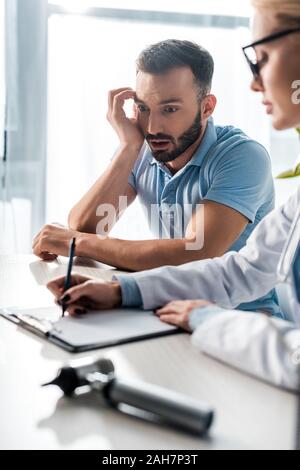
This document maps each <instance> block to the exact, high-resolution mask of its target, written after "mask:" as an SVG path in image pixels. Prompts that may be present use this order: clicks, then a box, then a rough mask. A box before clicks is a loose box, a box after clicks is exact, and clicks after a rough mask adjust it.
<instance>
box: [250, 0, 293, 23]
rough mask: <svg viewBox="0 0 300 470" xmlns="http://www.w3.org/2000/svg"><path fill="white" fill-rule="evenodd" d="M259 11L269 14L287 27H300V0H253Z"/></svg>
mask: <svg viewBox="0 0 300 470" xmlns="http://www.w3.org/2000/svg"><path fill="white" fill-rule="evenodd" d="M252 5H253V6H254V8H255V9H256V10H258V11H263V12H265V13H267V12H269V13H271V14H273V15H275V16H276V18H277V19H278V21H279V22H280V23H283V25H286V26H295V25H299V26H300V0H252Z"/></svg>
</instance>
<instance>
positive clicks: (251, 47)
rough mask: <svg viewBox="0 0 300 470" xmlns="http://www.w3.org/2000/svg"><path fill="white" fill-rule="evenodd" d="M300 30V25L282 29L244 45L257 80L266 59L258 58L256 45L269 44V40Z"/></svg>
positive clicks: (246, 55)
mask: <svg viewBox="0 0 300 470" xmlns="http://www.w3.org/2000/svg"><path fill="white" fill-rule="evenodd" d="M299 32H300V27H298V28H292V29H286V30H284V31H280V32H279V33H274V34H271V35H270V36H266V37H264V38H263V39H260V40H259V41H255V42H253V43H252V44H249V46H245V47H243V53H244V55H245V57H246V60H247V63H248V65H249V67H250V69H251V72H252V73H253V77H254V79H255V80H258V79H259V76H260V69H261V66H262V64H263V61H264V59H262V60H257V57H256V52H255V49H254V48H255V47H256V46H260V45H261V44H267V43H269V42H272V41H275V40H276V39H280V38H283V37H284V36H288V35H289V34H292V33H299ZM250 51H251V52H250Z"/></svg>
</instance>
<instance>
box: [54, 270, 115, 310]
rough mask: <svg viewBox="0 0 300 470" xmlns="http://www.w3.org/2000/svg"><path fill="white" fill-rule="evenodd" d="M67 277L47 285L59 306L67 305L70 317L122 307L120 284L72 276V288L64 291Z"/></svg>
mask: <svg viewBox="0 0 300 470" xmlns="http://www.w3.org/2000/svg"><path fill="white" fill-rule="evenodd" d="M65 280H66V276H61V277H59V278H57V279H54V280H52V281H51V282H49V283H48V284H47V288H48V289H49V290H50V291H51V292H52V294H53V295H54V296H55V300H56V303H57V304H58V305H62V304H64V305H65V309H66V311H68V313H69V314H70V315H80V314H84V313H86V312H87V311H88V310H104V309H112V308H117V307H120V306H121V304H122V295H121V287H120V284H119V283H118V282H114V281H111V282H105V281H102V280H99V279H93V278H90V277H86V276H82V275H80V274H72V276H71V280H70V286H71V287H70V288H69V289H68V290H66V291H65V290H64V286H65Z"/></svg>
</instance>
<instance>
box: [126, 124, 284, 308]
mask: <svg viewBox="0 0 300 470" xmlns="http://www.w3.org/2000/svg"><path fill="white" fill-rule="evenodd" d="M129 183H130V185H131V186H132V187H133V188H134V189H135V191H136V192H137V195H138V198H139V200H140V202H141V205H142V207H143V210H144V212H145V214H146V217H147V219H148V223H149V226H150V230H151V232H152V234H153V236H154V237H156V238H182V237H184V236H185V231H186V228H187V225H188V223H189V220H190V218H191V215H192V212H193V211H194V210H195V208H196V207H197V204H201V203H202V202H204V201H206V200H209V201H215V202H217V203H220V204H224V205H226V206H228V207H231V208H232V209H235V210H237V211H238V212H240V213H241V214H243V215H244V216H245V217H246V218H247V219H248V220H249V223H248V225H247V227H246V228H245V230H244V231H243V233H242V234H241V236H240V237H239V238H238V240H236V241H235V242H234V243H233V245H232V246H231V247H230V248H229V249H228V251H232V250H234V251H238V250H240V249H241V248H242V247H243V246H244V245H245V244H246V241H247V238H248V237H249V235H250V234H251V232H252V231H253V230H254V228H255V227H256V225H257V224H258V223H259V222H260V221H261V220H262V218H263V217H265V215H267V214H268V213H269V212H270V211H271V210H272V209H273V208H274V201H275V196H274V183H273V177H272V172H271V161H270V157H269V155H268V153H267V151H266V149H265V148H264V147H263V146H262V145H260V144H259V143H258V142H256V141H254V140H252V139H250V138H249V137H248V136H247V135H246V134H245V133H244V132H243V131H241V130H240V129H237V128H235V127H232V126H223V127H222V126H215V125H214V121H213V119H212V118H210V119H209V121H208V125H207V128H206V131H205V134H204V136H203V139H202V142H201V144H200V146H199V147H198V149H197V151H196V152H195V154H194V156H193V157H192V159H191V160H190V161H189V162H188V163H187V165H186V166H185V167H184V168H182V169H181V170H180V171H178V172H177V173H176V174H175V175H172V173H171V172H170V171H169V170H168V168H167V167H166V166H165V165H164V164H162V163H158V162H157V161H156V160H155V159H154V157H153V156H152V154H151V151H150V149H149V147H148V145H147V144H145V145H144V146H143V148H142V151H141V153H140V155H139V158H138V160H137V162H136V164H135V166H134V168H133V171H132V173H131V175H130V177H129ZM122 279H123V277H122ZM124 292H125V288H124ZM239 308H240V309H244V310H261V309H262V310H264V309H267V310H269V311H271V312H272V313H273V314H278V312H279V307H278V301H277V297H276V293H275V290H273V291H272V292H271V293H269V294H267V295H266V296H265V297H263V298H262V299H259V300H258V301H256V302H251V303H247V304H242V305H241V306H239Z"/></svg>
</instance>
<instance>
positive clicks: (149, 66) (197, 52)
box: [136, 39, 214, 99]
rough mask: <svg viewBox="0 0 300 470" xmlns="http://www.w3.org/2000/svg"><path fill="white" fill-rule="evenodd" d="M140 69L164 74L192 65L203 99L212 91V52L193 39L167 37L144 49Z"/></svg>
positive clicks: (137, 62)
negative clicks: (192, 40) (184, 39)
mask: <svg viewBox="0 0 300 470" xmlns="http://www.w3.org/2000/svg"><path fill="white" fill-rule="evenodd" d="M136 65H137V73H138V72H139V71H142V72H145V73H150V74H153V75H162V74H164V73H166V72H169V71H170V70H172V69H174V68H177V67H190V69H191V70H192V72H193V74H194V77H195V82H196V84H197V85H198V87H199V98H200V99H201V98H202V97H203V96H205V95H206V94H207V93H209V92H210V90H211V86H212V77H213V73H214V61H213V58H212V56H211V55H210V53H209V52H208V51H207V50H206V49H204V48H203V47H201V46H199V45H198V44H196V43H194V42H191V41H181V40H178V39H167V40H165V41H161V42H158V43H156V44H152V45H151V46H148V47H147V48H146V49H144V50H143V51H142V52H141V53H140V55H139V57H138V59H137V61H136Z"/></svg>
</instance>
